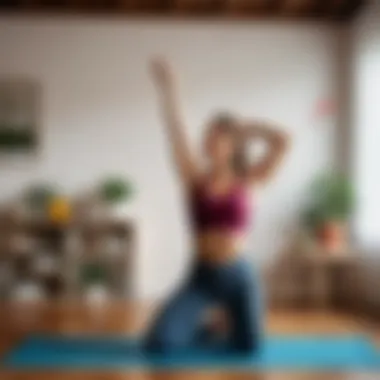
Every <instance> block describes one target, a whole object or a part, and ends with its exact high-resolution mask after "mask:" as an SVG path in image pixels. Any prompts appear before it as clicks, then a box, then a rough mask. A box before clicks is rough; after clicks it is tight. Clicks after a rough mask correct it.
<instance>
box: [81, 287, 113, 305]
mask: <svg viewBox="0 0 380 380" xmlns="http://www.w3.org/2000/svg"><path fill="white" fill-rule="evenodd" d="M108 296H109V295H108V290H107V288H106V287H105V286H104V285H101V284H94V285H91V286H89V287H88V288H87V289H86V290H85V298H86V302H87V303H88V304H89V305H94V306H96V305H102V304H104V303H105V302H106V301H107V299H108Z"/></svg>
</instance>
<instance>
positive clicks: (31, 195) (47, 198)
mask: <svg viewBox="0 0 380 380" xmlns="http://www.w3.org/2000/svg"><path fill="white" fill-rule="evenodd" d="M57 197H58V190H57V188H56V187H55V186H53V185H51V184H48V183H46V184H45V183H41V184H37V185H32V186H30V187H29V188H28V189H27V190H26V192H25V196H24V200H25V203H26V205H27V208H28V210H29V212H30V217H32V218H33V219H41V218H46V216H47V212H48V207H49V204H50V202H52V200H54V199H56V198H57Z"/></svg>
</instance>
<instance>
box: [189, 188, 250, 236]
mask: <svg viewBox="0 0 380 380" xmlns="http://www.w3.org/2000/svg"><path fill="white" fill-rule="evenodd" d="M250 211H251V210H250V201H249V194H248V192H247V190H246V189H245V188H244V187H242V186H236V187H235V188H234V189H232V190H231V191H230V192H229V193H228V194H223V195H211V194H207V190H206V189H205V188H204V186H198V187H196V188H195V189H194V190H193V192H192V194H191V202H190V212H191V219H192V223H193V227H194V228H195V229H196V231H198V232H200V231H204V230H205V229H209V228H217V229H218V228H220V229H226V230H229V231H233V232H234V231H236V232H244V231H245V230H246V229H247V227H248V224H249V222H250V219H251V218H250V214H251V213H250Z"/></svg>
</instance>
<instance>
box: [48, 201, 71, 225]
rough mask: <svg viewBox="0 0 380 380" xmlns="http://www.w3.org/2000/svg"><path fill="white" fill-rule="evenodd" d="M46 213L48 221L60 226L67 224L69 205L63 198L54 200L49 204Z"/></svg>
mask: <svg viewBox="0 0 380 380" xmlns="http://www.w3.org/2000/svg"><path fill="white" fill-rule="evenodd" d="M48 213H49V219H50V221H52V222H54V223H61V224H65V223H68V222H69V221H70V219H71V214H72V212H71V205H70V203H69V201H68V200H67V199H65V198H62V197H57V198H54V199H52V200H51V201H50V203H49V207H48Z"/></svg>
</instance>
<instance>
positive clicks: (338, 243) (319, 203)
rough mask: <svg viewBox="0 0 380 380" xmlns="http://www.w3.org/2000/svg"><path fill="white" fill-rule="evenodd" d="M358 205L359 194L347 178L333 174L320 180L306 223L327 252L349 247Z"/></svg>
mask: <svg viewBox="0 0 380 380" xmlns="http://www.w3.org/2000/svg"><path fill="white" fill-rule="evenodd" d="M354 206H355V194H354V190H353V186H352V184H351V182H350V179H349V178H347V176H345V175H342V174H340V173H335V172H331V173H325V174H323V175H321V176H319V177H318V178H317V179H316V181H315V183H314V184H313V186H312V188H311V193H310V204H309V206H308V207H307V209H306V210H305V213H304V221H305V224H306V226H307V227H308V228H309V229H310V230H311V231H312V233H313V234H314V236H315V237H316V238H317V241H318V243H319V244H320V245H321V246H322V247H323V248H324V249H325V250H326V251H328V252H331V253H338V252H341V251H342V250H343V249H344V247H345V246H346V243H347V235H346V227H347V223H348V221H349V218H350V217H351V214H352V212H353V210H354Z"/></svg>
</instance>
